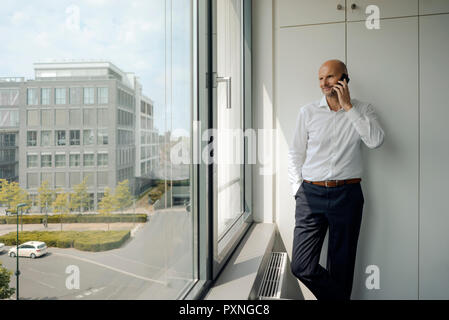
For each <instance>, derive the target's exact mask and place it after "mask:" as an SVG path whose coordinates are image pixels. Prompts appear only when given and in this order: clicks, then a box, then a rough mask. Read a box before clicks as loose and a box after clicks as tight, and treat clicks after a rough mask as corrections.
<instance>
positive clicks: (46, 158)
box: [41, 153, 51, 168]
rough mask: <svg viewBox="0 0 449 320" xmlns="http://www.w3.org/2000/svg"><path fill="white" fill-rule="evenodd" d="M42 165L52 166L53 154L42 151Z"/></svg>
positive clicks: (45, 166)
mask: <svg viewBox="0 0 449 320" xmlns="http://www.w3.org/2000/svg"><path fill="white" fill-rule="evenodd" d="M41 167H42V168H50V167H51V154H46V153H42V154H41Z"/></svg>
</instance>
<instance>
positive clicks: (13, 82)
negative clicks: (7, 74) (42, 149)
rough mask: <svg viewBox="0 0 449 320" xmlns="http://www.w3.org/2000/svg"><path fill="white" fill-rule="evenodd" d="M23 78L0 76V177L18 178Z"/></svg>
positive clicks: (16, 179) (11, 179) (15, 179)
mask: <svg viewBox="0 0 449 320" xmlns="http://www.w3.org/2000/svg"><path fill="white" fill-rule="evenodd" d="M22 84H23V78H0V179H7V180H9V181H18V179H19V154H18V141H19V139H18V138H19V136H18V135H19V106H20V88H21V85H22Z"/></svg>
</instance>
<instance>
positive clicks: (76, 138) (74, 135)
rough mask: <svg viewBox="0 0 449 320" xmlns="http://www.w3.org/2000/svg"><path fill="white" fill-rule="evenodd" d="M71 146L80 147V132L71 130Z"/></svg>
mask: <svg viewBox="0 0 449 320" xmlns="http://www.w3.org/2000/svg"><path fill="white" fill-rule="evenodd" d="M70 145H71V146H79V145H80V131H79V130H70Z"/></svg>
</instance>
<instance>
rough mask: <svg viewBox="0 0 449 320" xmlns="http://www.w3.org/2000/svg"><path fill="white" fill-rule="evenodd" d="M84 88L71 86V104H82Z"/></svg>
mask: <svg viewBox="0 0 449 320" xmlns="http://www.w3.org/2000/svg"><path fill="white" fill-rule="evenodd" d="M81 90H82V88H70V104H78V105H80V104H81V97H82V94H81V93H82V91H81Z"/></svg>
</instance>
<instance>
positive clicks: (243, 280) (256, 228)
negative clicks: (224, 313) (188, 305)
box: [204, 223, 276, 300]
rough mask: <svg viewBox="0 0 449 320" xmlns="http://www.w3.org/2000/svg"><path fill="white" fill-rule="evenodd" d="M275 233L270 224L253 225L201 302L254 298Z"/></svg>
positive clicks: (274, 226)
mask: <svg viewBox="0 0 449 320" xmlns="http://www.w3.org/2000/svg"><path fill="white" fill-rule="evenodd" d="M275 234H276V225H275V224H272V223H254V224H253V225H252V226H251V227H250V229H249V230H248V232H247V233H246V235H245V236H244V238H243V239H242V241H241V243H240V244H239V245H238V247H237V248H236V250H235V252H234V253H233V254H232V256H231V258H230V259H229V262H228V263H227V264H226V266H225V267H224V269H223V271H222V272H221V273H220V275H219V276H218V278H217V280H216V281H215V283H214V284H213V285H212V287H211V289H210V290H209V292H208V293H207V295H206V296H205V298H204V300H229V299H232V300H251V299H255V298H257V297H256V294H257V290H258V284H259V283H260V280H261V277H262V275H263V274H262V272H263V270H264V267H265V264H266V262H267V261H268V258H269V254H270V253H271V251H272V249H273V246H274V241H275Z"/></svg>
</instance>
